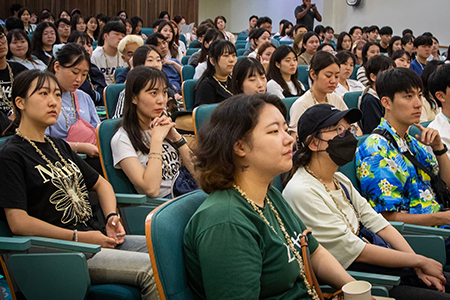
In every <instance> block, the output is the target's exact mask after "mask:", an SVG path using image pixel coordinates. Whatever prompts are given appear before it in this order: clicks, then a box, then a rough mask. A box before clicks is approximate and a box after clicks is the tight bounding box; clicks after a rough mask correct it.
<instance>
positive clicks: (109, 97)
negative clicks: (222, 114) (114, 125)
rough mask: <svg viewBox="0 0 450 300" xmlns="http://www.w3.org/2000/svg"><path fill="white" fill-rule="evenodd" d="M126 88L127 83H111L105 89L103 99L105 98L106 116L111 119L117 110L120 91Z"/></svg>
mask: <svg viewBox="0 0 450 300" xmlns="http://www.w3.org/2000/svg"><path fill="white" fill-rule="evenodd" d="M123 89H125V83H117V84H111V85H108V86H107V87H105V89H104V90H103V99H104V100H105V110H106V117H107V118H108V119H111V118H112V117H113V116H114V112H115V111H116V105H117V100H118V99H119V94H120V92H121V91H122V90H123Z"/></svg>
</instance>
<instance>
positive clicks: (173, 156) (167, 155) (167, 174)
mask: <svg viewBox="0 0 450 300" xmlns="http://www.w3.org/2000/svg"><path fill="white" fill-rule="evenodd" d="M162 147H163V151H162V154H163V157H162V158H163V166H162V168H163V172H162V180H172V179H173V178H174V177H175V175H177V174H178V171H179V170H180V167H181V165H180V157H179V154H178V152H177V151H176V150H175V149H174V148H173V147H171V146H170V145H169V144H167V143H163V144H162Z"/></svg>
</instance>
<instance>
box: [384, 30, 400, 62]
mask: <svg viewBox="0 0 450 300" xmlns="http://www.w3.org/2000/svg"><path fill="white" fill-rule="evenodd" d="M402 49H403V48H402V38H401V37H399V36H398V35H395V36H393V37H392V38H391V40H390V41H389V45H388V48H387V53H388V56H389V57H390V58H392V54H394V52H395V51H397V50H402Z"/></svg>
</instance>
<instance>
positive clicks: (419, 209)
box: [356, 68, 450, 226]
mask: <svg viewBox="0 0 450 300" xmlns="http://www.w3.org/2000/svg"><path fill="white" fill-rule="evenodd" d="M376 89H377V93H378V95H379V97H380V99H381V100H380V101H381V103H382V105H383V107H384V108H385V115H384V118H383V119H382V120H381V122H380V125H378V127H377V129H381V130H385V134H390V135H391V136H392V137H393V140H392V142H390V141H388V139H387V138H385V137H384V136H383V135H380V134H374V133H372V135H370V137H368V138H367V139H366V140H365V142H364V143H363V144H362V145H361V146H360V147H359V148H358V150H357V153H356V161H357V166H358V169H357V176H358V179H359V180H360V183H361V192H362V194H363V196H364V197H365V198H366V199H368V201H369V202H370V204H371V205H372V207H373V208H374V209H375V210H376V211H377V212H380V213H382V214H383V216H384V217H385V218H386V219H387V220H389V221H399V222H405V223H409V224H418V225H428V226H433V225H445V224H450V212H439V210H440V205H439V204H438V203H437V202H436V199H435V194H434V192H433V189H432V187H431V183H430V177H429V176H428V175H427V174H426V173H425V172H423V171H422V170H419V171H417V170H416V168H415V167H414V165H413V164H412V163H411V161H410V160H409V159H408V158H406V157H405V156H404V154H402V153H404V152H406V151H409V152H410V153H411V154H412V155H413V156H414V157H415V158H416V159H417V160H418V161H419V162H420V163H421V164H422V165H424V166H425V167H427V168H428V169H429V170H430V171H432V172H433V173H434V174H439V175H440V177H441V178H442V179H443V180H444V182H445V183H446V184H447V186H450V185H449V184H450V160H449V158H448V156H447V155H443V154H444V153H445V152H446V151H447V148H446V147H445V146H444V144H443V143H442V141H441V137H440V136H439V133H438V131H436V130H434V129H431V128H423V127H422V126H421V125H420V124H418V122H419V120H420V114H421V109H422V100H421V95H422V82H421V79H420V77H419V76H417V74H415V73H414V72H411V70H409V69H405V68H396V69H390V70H386V71H384V72H382V73H381V74H380V75H379V78H377V84H376ZM412 124H415V125H416V126H417V127H418V128H419V129H420V130H421V136H420V137H418V136H416V137H415V138H414V137H412V136H410V135H408V134H407V131H408V129H409V126H410V125H412ZM394 141H395V143H394ZM427 146H429V147H427ZM427 148H431V149H430V151H431V150H432V152H434V155H433V154H431V153H429V152H428V149H427ZM438 165H439V168H438Z"/></svg>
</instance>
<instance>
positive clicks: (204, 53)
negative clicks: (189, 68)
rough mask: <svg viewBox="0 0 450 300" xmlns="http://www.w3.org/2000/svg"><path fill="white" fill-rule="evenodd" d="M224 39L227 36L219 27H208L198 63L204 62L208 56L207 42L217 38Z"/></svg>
mask: <svg viewBox="0 0 450 300" xmlns="http://www.w3.org/2000/svg"><path fill="white" fill-rule="evenodd" d="M224 39H225V37H224V35H223V33H222V32H220V31H219V29H216V28H210V29H208V30H207V31H206V33H205V35H204V37H203V42H202V47H201V51H200V56H199V57H198V63H201V62H204V61H205V60H206V58H207V57H208V52H209V47H206V45H207V44H209V43H210V42H213V41H215V40H224Z"/></svg>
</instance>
